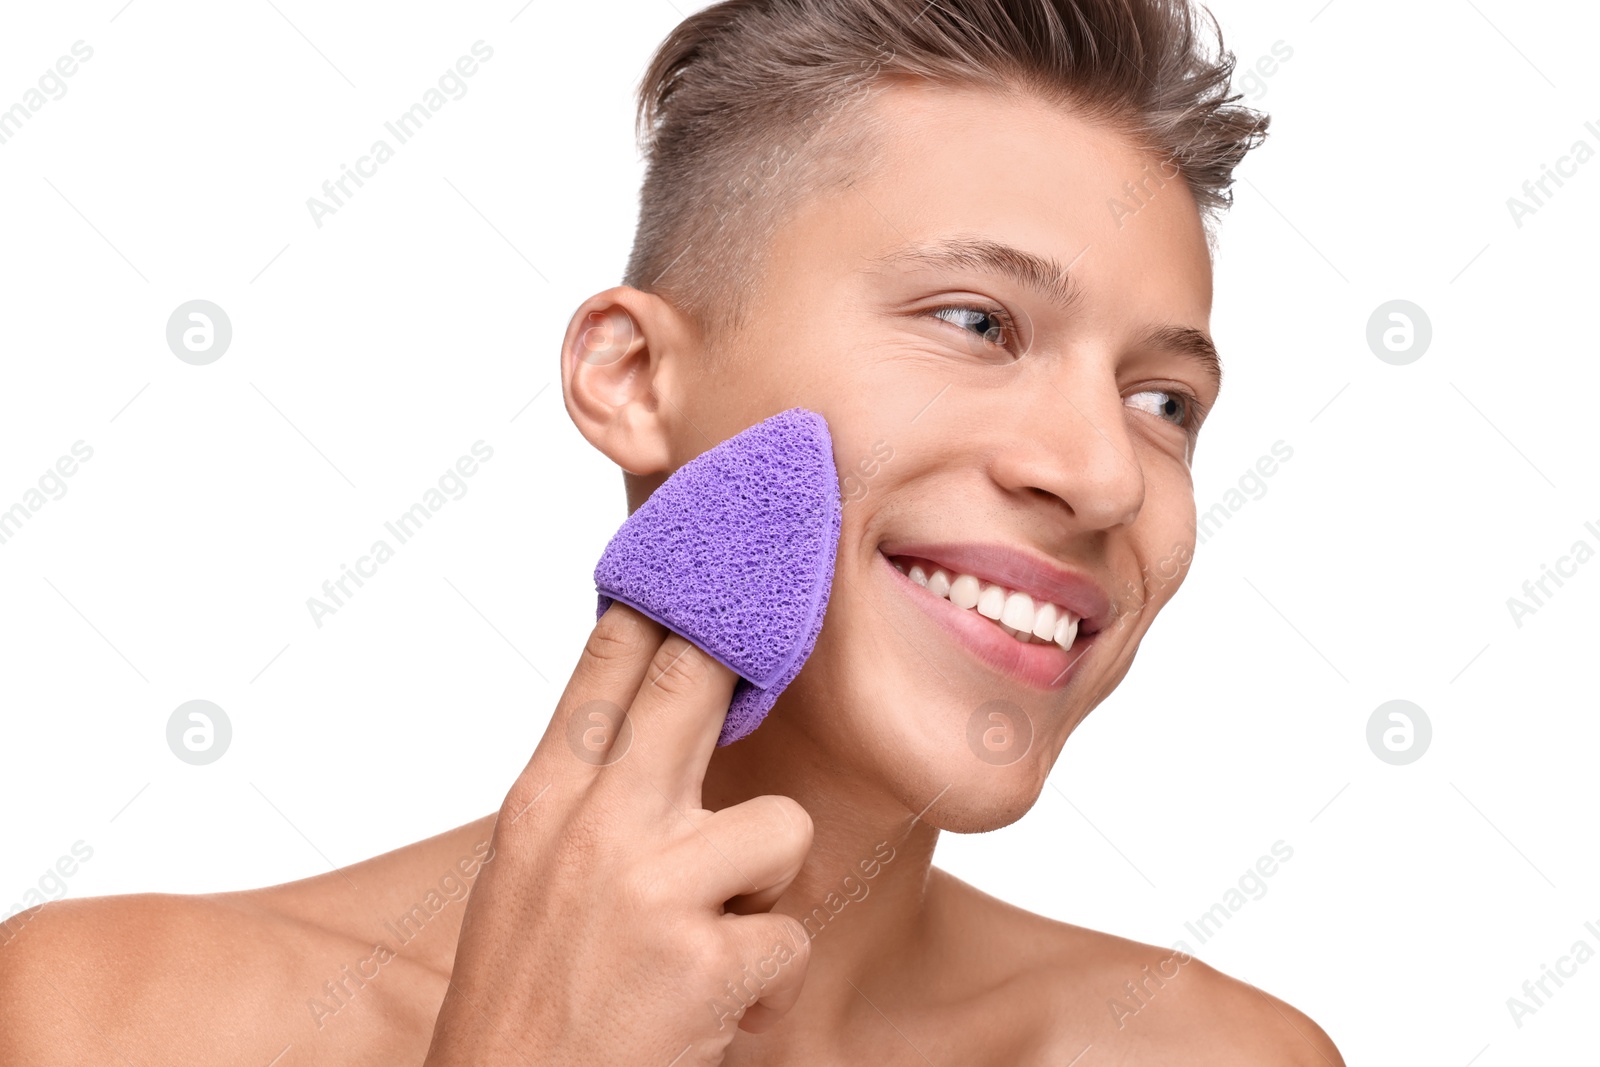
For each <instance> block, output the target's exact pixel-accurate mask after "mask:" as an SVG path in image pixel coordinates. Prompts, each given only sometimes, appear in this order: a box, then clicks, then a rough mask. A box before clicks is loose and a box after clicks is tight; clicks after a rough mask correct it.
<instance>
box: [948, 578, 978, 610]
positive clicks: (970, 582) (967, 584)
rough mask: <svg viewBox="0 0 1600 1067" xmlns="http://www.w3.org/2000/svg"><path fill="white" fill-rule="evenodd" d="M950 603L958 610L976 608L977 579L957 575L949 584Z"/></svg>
mask: <svg viewBox="0 0 1600 1067" xmlns="http://www.w3.org/2000/svg"><path fill="white" fill-rule="evenodd" d="M950 603H952V604H954V605H955V606H956V607H958V608H971V607H976V606H977V604H978V579H976V578H974V577H973V576H972V575H970V574H958V575H956V580H955V581H953V582H951V583H950Z"/></svg>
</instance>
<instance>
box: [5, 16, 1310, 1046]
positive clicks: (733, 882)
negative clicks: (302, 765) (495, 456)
mask: <svg viewBox="0 0 1600 1067" xmlns="http://www.w3.org/2000/svg"><path fill="white" fill-rule="evenodd" d="M1191 19H1192V15H1191V13H1190V12H1189V10H1188V9H1187V7H1185V6H1184V5H1183V4H1180V3H1167V2H1158V0H730V2H728V3H722V4H718V5H716V6H714V7H711V8H709V9H707V10H705V11H702V12H700V13H698V14H696V15H694V16H693V17H691V18H690V19H688V20H687V21H686V22H685V23H684V24H683V25H682V26H680V27H679V28H678V29H677V30H676V31H675V32H674V33H673V34H672V36H671V37H670V38H669V39H668V40H667V41H666V42H665V44H664V45H663V46H662V49H661V50H660V52H659V53H658V55H657V57H656V59H655V61H654V63H653V65H652V66H651V68H650V70H649V71H648V73H647V75H646V77H645V81H644V86H643V93H642V109H641V118H642V119H643V120H644V125H645V127H646V131H647V134H648V145H649V149H650V153H651V154H650V171H649V175H648V177H647V180H646V183H645V187H644V192H643V209H642V212H641V219H640V226H639V233H638V238H637V243H636V246H635V250H634V254H633V258H632V260H631V262H630V264H629V267H628V273H627V280H628V283H629V284H627V285H623V286H619V287H616V288H613V289H608V290H606V291H605V292H602V293H599V294H597V295H595V296H593V297H591V298H590V299H589V300H587V301H586V302H585V303H584V304H583V305H582V306H581V307H580V308H578V310H577V312H576V314H575V315H574V316H573V319H572V322H571V324H570V326H569V328H568V331H567V335H566V339H565V343H564V349H563V352H562V386H563V392H564V395H565V400H566V406H567V410H568V412H569V414H570V415H571V417H572V418H573V420H574V421H575V423H576V424H577V426H578V428H579V429H580V430H581V431H582V433H583V434H584V436H585V437H586V438H587V439H588V440H589V441H590V442H592V443H593V444H594V445H595V447H597V448H598V449H600V450H601V451H602V452H604V453H605V454H606V455H607V456H608V457H610V458H611V459H612V460H614V461H615V462H616V463H617V464H618V465H619V466H621V467H622V468H623V470H624V471H626V472H628V473H627V476H626V486H627V493H628V500H629V505H630V507H637V506H638V505H639V504H640V503H641V502H642V501H643V500H644V499H645V498H646V497H648V495H649V494H650V492H651V491H652V490H653V489H654V488H655V487H656V486H658V485H660V484H661V482H662V481H663V480H664V479H665V478H666V477H667V476H668V474H669V473H670V472H671V471H673V470H675V469H676V468H678V467H679V466H681V465H682V464H683V463H685V462H687V461H688V460H689V459H691V458H693V457H694V456H696V455H698V454H699V453H700V452H703V451H704V450H705V449H707V448H709V447H711V446H712V445H713V444H715V443H716V442H719V441H722V440H724V439H726V438H728V437H730V436H732V435H734V434H735V433H738V432H739V431H740V430H742V429H744V428H746V427H748V426H750V425H752V424H754V423H755V422H757V421H759V420H761V419H763V418H765V417H766V416H768V415H771V414H773V413H776V412H778V411H781V410H784V409H787V408H790V407H795V406H800V407H806V408H809V409H812V410H814V411H817V412H820V413H822V414H823V415H824V416H825V417H826V418H827V420H828V422H829V425H830V428H831V432H832V436H833V441H834V448H835V456H836V460H837V462H838V465H839V468H840V472H841V475H842V476H843V482H844V487H843V488H844V493H845V502H846V503H845V509H844V523H843V532H842V535H841V538H840V542H839V549H838V561H837V570H836V578H835V583H834V587H833V591H832V596H831V600H830V604H829V608H828V614H827V620H826V624H825V626H824V627H823V630H822V634H821V637H820V639H819V641H818V644H817V647H816V650H815V652H814V653H813V655H812V657H811V659H810V661H809V662H808V663H807V665H806V668H805V670H804V671H802V672H801V674H800V676H799V677H798V678H797V679H796V681H795V682H794V683H793V684H792V685H791V686H790V688H789V689H788V690H787V691H786V692H785V694H784V695H783V697H782V699H781V700H780V701H779V703H778V705H777V707H776V708H775V709H774V711H773V712H772V713H771V715H770V716H769V717H768V718H767V720H766V722H765V723H764V724H763V725H762V726H761V728H760V729H759V730H757V731H756V732H755V733H754V734H752V735H751V736H750V737H748V738H746V739H744V740H742V741H740V742H738V743H737V744H734V745H732V746H729V747H727V748H724V749H715V748H714V743H715V740H716V737H717V733H718V729H719V727H720V725H721V721H722V716H723V713H724V711H725V710H726V708H727V705H728V701H729V697H730V695H731V693H732V689H733V685H734V678H733V676H732V675H731V674H730V673H729V672H728V671H727V670H726V669H725V668H723V667H721V666H720V665H718V664H717V663H715V662H714V661H712V660H711V659H710V658H709V657H707V656H706V655H705V654H703V653H702V652H700V651H699V650H698V649H696V648H695V647H694V646H692V645H691V644H689V643H688V642H686V641H685V640H683V639H682V638H681V637H678V636H676V635H672V634H668V633H666V632H665V631H664V630H663V629H662V628H661V627H660V626H659V625H657V624H655V623H653V622H651V621H649V620H647V619H645V618H644V617H642V616H641V615H639V614H637V613H635V612H633V611H631V610H629V609H627V608H625V607H621V606H620V605H619V606H616V607H613V608H612V609H611V610H609V611H607V612H606V614H605V615H604V616H603V617H602V618H601V619H600V620H599V622H598V624H597V625H596V626H595V628H594V632H593V634H592V636H591V637H590V640H589V642H588V646H587V647H586V649H585V651H584V653H583V655H582V657H581V658H580V660H579V662H578V664H577V666H576V668H575V670H574V671H573V674H572V676H571V679H570V681H569V682H568V684H567V686H566V689H565V692H564V695H563V697H562V699H561V701H560V703H559V704H558V706H557V707H556V708H555V709H554V712H553V715H552V718H551V722H550V725H549V728H548V730H547V731H546V734H545V736H544V737H543V739H542V740H541V742H540V743H539V745H538V747H537V749H536V750H535V751H534V753H533V755H532V758H531V759H530V761H529V762H528V765H527V767H526V769H525V771H524V772H523V774H522V775H521V776H520V777H519V778H518V780H517V781H516V782H515V783H513V784H512V786H511V788H510V791H509V793H508V795H507V797H506V800H505V803H504V805H503V806H502V808H501V810H500V811H499V812H498V813H497V814H495V815H490V816H487V817H485V818H483V819H480V820H478V821H477V822H474V823H471V824H468V825H466V826H463V827H460V828H459V829H456V830H453V831H450V832H448V833H445V834H442V835H440V836H438V837H435V838H431V839H429V840H426V841H421V842H418V843H417V844H414V845H410V846H408V847H405V848H402V849H399V850H398V851H395V852H392V853H389V854H387V855H383V856H379V857H377V858H375V859H371V860H367V861H365V862H363V863H358V864H355V865H354V866H352V867H349V868H345V869H342V870H339V871H335V872H333V873H332V874H328V875H321V876H318V877H313V878H308V879H305V880H302V881H298V882H292V883H288V884H285V885H281V886H274V887H271V888H267V889H261V890H255V891H248V892H237V893H221V894H213V895H207V896H200V897H174V896H165V895H134V896H127V897H116V898H106V899H98V900H93V899H91V900H78V901H66V902H61V903H57V904H52V905H49V906H47V907H46V908H44V909H42V910H35V911H33V912H29V913H24V914H23V915H22V916H19V917H18V919H16V920H13V922H12V924H10V925H9V926H7V927H6V930H5V938H6V940H5V944H4V947H3V948H0V1003H3V1004H4V1005H5V1022H4V1026H3V1029H0V1064H24V1063H26V1064H33V1063H52V1064H80V1063H84V1064H86V1063H94V1064H107V1063H128V1064H142V1063H161V1064H169V1065H170V1064H202V1063H204V1064H213V1063H230V1064H259V1065H262V1067H266V1065H268V1064H282V1065H284V1067H288V1065H291V1064H293V1065H300V1064H323V1063H326V1064H355V1063H363V1064H402V1063H412V1064H419V1063H422V1064H427V1065H430V1067H446V1065H464V1064H474V1065H478V1067H486V1065H502V1064H504V1065H517V1064H540V1065H545V1064H602V1063H604V1064H622V1063H627V1064H649V1065H660V1067H666V1065H669V1064H679V1065H688V1064H716V1063H721V1064H729V1065H735V1064H764V1065H776V1064H801V1063H804V1064H817V1063H885V1064H902V1063H903V1064H926V1063H941V1064H969V1063H993V1064H1041V1065H1043V1064H1054V1065H1066V1064H1081V1065H1083V1067H1094V1065H1097V1064H1124V1065H1129V1064H1170V1063H1184V1064H1187V1065H1201V1064H1215V1065H1228V1067H1240V1065H1250V1064H1274V1065H1276V1064H1306V1065H1312V1064H1315V1065H1325V1064H1339V1063H1341V1062H1342V1061H1341V1060H1340V1058H1339V1054H1338V1052H1337V1051H1336V1050H1335V1048H1334V1047H1333V1045H1332V1043H1331V1042H1330V1041H1329V1040H1328V1038H1327V1037H1326V1035H1324V1034H1323V1033H1322V1031H1321V1030H1320V1029H1318V1028H1317V1027H1316V1025H1315V1024H1313V1023H1312V1022H1311V1021H1310V1020H1309V1019H1307V1018H1306V1017H1305V1016H1304V1015H1302V1014H1300V1013H1299V1012H1297V1011H1295V1010H1294V1009H1293V1008H1290V1007H1289V1006H1287V1005H1285V1004H1283V1003H1281V1002H1279V1001H1277V1000H1275V999H1273V998H1271V997H1269V996H1267V995H1266V994H1264V993H1262V992H1260V991H1259V990H1256V989H1254V988H1253V987H1251V986H1248V985H1245V984H1243V983H1241V982H1238V981H1235V980H1233V979H1231V978H1227V977H1225V976H1223V975H1221V974H1218V973H1217V972H1215V971H1213V970H1211V969H1209V968H1207V967H1206V966H1205V965H1204V964H1203V963H1201V962H1199V961H1198V960H1194V959H1192V958H1191V957H1189V956H1187V955H1186V954H1184V953H1182V952H1178V951H1175V950H1172V949H1167V948H1162V947H1157V946H1150V945H1142V944H1137V943H1134V942H1130V941H1126V940H1123V939H1120V938H1117V937H1113V936H1110V935H1107V934H1101V933H1096V932H1093V931H1090V930H1085V929H1081V928H1079V927H1075V926H1070V925H1066V924H1062V923H1058V922H1054V921H1050V920H1047V919H1044V918H1041V917H1039V916H1035V915H1031V914H1028V913H1026V912H1023V911H1020V910H1018V909H1016V908H1013V907H1009V906H1007V905H1006V904H1004V903H1002V902H1001V901H999V900H996V899H994V898H991V897H988V896H986V895H984V894H982V893H980V892H978V891H976V890H974V889H972V888H971V887H969V886H966V885H964V884H962V883H961V882H959V881H957V880H956V879H954V878H952V877H950V876H949V875H947V874H944V873H942V872H940V871H938V870H937V869H934V868H933V867H932V866H931V858H932V855H933V851H934V844H935V841H936V839H937V837H938V833H939V831H940V830H941V829H945V830H951V831H955V832H963V833H970V832H975V831H982V830H990V829H994V828H997V827H1001V826H1005V825H1007V824H1008V823H1011V822H1012V821H1014V820H1015V819H1017V818H1018V817H1019V816H1021V815H1022V814H1023V813H1024V812H1025V811H1027V810H1028V809H1029V808H1030V807H1031V806H1032V805H1033V804H1034V802H1035V801H1036V800H1037V799H1038V796H1039V793H1040V790H1041V789H1042V787H1043V785H1044V783H1045V779H1046V776H1047V775H1048V773H1049V771H1050V769H1051V766H1052V765H1053V764H1054V762H1055V759H1056V757H1057V755H1058V754H1059V752H1060V751H1061V748H1062V745H1063V744H1064V743H1065V742H1066V739H1067V737H1068V735H1069V734H1070V733H1071V732H1072V730H1073V728H1074V727H1075V726H1076V725H1077V723H1079V722H1080V721H1082V719H1083V718H1084V716H1086V715H1087V714H1088V713H1089V712H1090V710H1091V709H1093V708H1094V707H1095V705H1096V704H1098V703H1099V702H1100V701H1101V700H1102V699H1104V697H1105V696H1106V695H1107V694H1108V693H1109V692H1110V691H1111V690H1112V689H1113V688H1114V687H1115V686H1116V685H1117V683H1118V682H1119V681H1120V680H1121V678H1122V677H1123V675H1124V674H1125V673H1126V672H1127V670H1128V668H1129V666H1130V664H1131V663H1132V661H1133V657H1134V653H1135V651H1136V649H1137V648H1138V645H1139V641H1140V639H1141V638H1142V636H1143V634H1144V632H1145V630H1146V629H1147V628H1148V627H1149V626H1150V624H1151V622H1152V621H1153V620H1154V618H1155V617H1156V614H1157V613H1158V611H1159V609H1160V608H1161V607H1162V605H1163V604H1164V603H1165V602H1166V601H1167V600H1168V599H1169V598H1170V597H1171V596H1172V595H1173V593H1174V592H1175V591H1176V589H1177V587H1178V584H1179V582H1180V581H1181V579H1182V574H1183V572H1184V570H1185V569H1186V566H1187V563H1188V559H1189V553H1190V551H1191V550H1192V548H1193V543H1194V500H1193V492H1192V484H1191V481H1190V474H1189V462H1190V458H1191V456H1192V453H1193V450H1194V445H1195V435H1196V432H1197V430H1198V429H1199V425H1200V422H1201V420H1202V418H1203V417H1204V415H1205V413H1206V411H1207V410H1208V409H1209V408H1210V407H1211V406H1212V404H1213V402H1214V401H1215V399H1216V395H1217V390H1218V386H1219V368H1218V365H1217V362H1216V355H1215V352H1214V350H1213V348H1212V345H1211V342H1210V340H1209V339H1208V335H1207V325H1208V320H1209V313H1210V306H1211V264H1210V255H1209V246H1208V240H1207V230H1206V225H1205V222H1204V221H1203V218H1204V215H1205V214H1206V213H1207V212H1209V211H1211V210H1212V209H1215V208H1217V207H1219V206H1221V205H1222V204H1224V203H1225V202H1226V189H1227V187H1228V184H1229V182H1230V181H1231V171H1232V169H1233V167H1234V165H1235V164H1236V163H1237V162H1238V161H1239V160H1240V159H1241V158H1242V156H1243V155H1244V153H1245V152H1246V151H1247V150H1248V149H1249V148H1250V147H1252V146H1253V145H1254V144H1255V143H1256V142H1257V141H1258V140H1259V138H1260V136H1261V133H1262V129H1263V127H1264V124H1265V123H1264V119H1263V118H1262V117H1261V116H1259V115H1256V114H1255V113H1253V112H1250V111H1247V110H1244V109H1242V108H1238V107H1236V106H1233V105H1232V104H1231V103H1230V102H1229V98H1228V97H1227V80H1228V75H1229V70H1230V68H1231V60H1230V59H1228V58H1227V57H1226V54H1225V53H1223V54H1222V55H1223V58H1221V59H1217V60H1212V59H1208V58H1207V56H1206V54H1205V52H1204V50H1203V48H1202V42H1201V41H1200V40H1198V37H1197V34H1196V33H1195V31H1194V28H1193V26H1192V23H1191ZM587 562H588V561H583V563H584V565H587ZM974 600H976V601H977V602H976V603H973V601H974ZM1025 614H1026V615H1027V618H1024V617H1023V616H1024V615H1025ZM996 616H998V618H996ZM1035 635H1037V636H1035ZM469 883H470V884H471V885H472V891H471V894H470V896H468V895H467V892H466V890H467V886H468V884H469Z"/></svg>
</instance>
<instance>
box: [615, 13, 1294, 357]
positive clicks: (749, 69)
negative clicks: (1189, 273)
mask: <svg viewBox="0 0 1600 1067" xmlns="http://www.w3.org/2000/svg"><path fill="white" fill-rule="evenodd" d="M1204 15H1205V17H1206V18H1208V19H1210V21H1211V28H1212V30H1213V35H1214V36H1215V40H1216V48H1215V50H1214V51H1212V50H1211V49H1209V48H1207V47H1206V42H1205V41H1204V40H1202V35H1201V34H1200V32H1199V30H1198V27H1197V22H1198V19H1197V17H1196V15H1195V12H1194V11H1192V10H1191V8H1190V5H1189V3H1188V0H724V2H722V3H717V4H713V5H712V6H710V7H708V8H705V9H704V10H702V11H699V12H696V13H695V14H694V15H691V16H690V17H689V18H687V19H685V20H684V21H683V22H682V23H680V24H679V25H678V26H677V27H676V28H675V29H674V30H673V31H672V33H671V34H669V35H668V36H667V38H666V40H664V41H663V42H662V43H661V45H660V47H659V48H658V49H657V50H656V52H655V55H654V57H653V58H652V60H651V62H650V65H649V68H648V69H647V70H646V72H645V74H644V77H643V78H642V80H641V81H640V84H639V103H638V116H637V120H638V128H637V132H638V136H639V141H640V146H641V149H642V151H643V152H644V155H645V158H646V160H647V169H646V173H645V179H644V185H643V188H642V189H641V190H640V194H639V224H638V229H637V231H636V233H635V236H634V245H633V251H632V254H631V255H630V256H629V258H628V265H627V269H626V272H625V274H624V278H623V282H624V284H626V285H631V286H633V287H635V288H638V289H643V290H647V291H650V292H655V293H659V294H661V295H663V296H665V297H667V298H668V299H670V300H671V301H672V302H673V303H674V304H675V305H676V306H678V307H679V308H680V309H681V310H684V311H686V312H688V313H690V314H691V315H693V316H694V317H695V318H696V320H697V321H698V322H699V323H700V324H701V325H702V327H704V328H706V329H707V330H708V331H711V332H713V333H715V332H716V331H718V330H719V329H721V328H724V327H727V328H735V329H736V328H737V327H739V326H740V325H742V324H743V319H744V312H745V309H746V306H747V302H746V299H745V298H746V294H747V292H748V290H749V289H750V288H751V287H752V286H753V285H756V284H759V282H760V273H761V272H760V267H761V264H762V262H763V259H764V253H765V250H766V246H767V244H768V242H769V241H770V240H771V238H772V235H773V234H774V233H775V232H776V230H777V227H778V224H779V222H780V221H781V219H782V218H783V217H784V216H785V214H786V213H787V212H788V210H790V209H791V208H793V207H794V206H795V205H796V204H797V203H799V202H800V200H801V199H802V198H803V197H804V196H806V195H815V194H817V193H819V192H822V191H823V190H825V189H827V188H830V187H832V186H836V185H838V184H842V183H843V182H845V181H847V180H850V179H852V178H855V177H859V176H860V175H862V174H863V173H865V172H867V171H869V170H870V168H872V167H873V166H874V165H875V164H876V161H877V157H876V155H875V154H874V145H875V143H876V142H877V132H878V131H877V129H876V128H875V127H874V126H873V124H872V123H870V122H868V121H866V119H865V117H864V116H863V115H862V114H861V105H862V104H863V103H864V102H865V101H866V100H867V99H868V98H869V97H870V96H871V95H873V90H874V89H876V88H880V87H882V86H884V85H888V84H893V83H894V82H896V81H901V80H905V79H915V80H922V81H928V82H934V83H939V84H947V85H955V86H972V87H986V88H992V89H995V90H997V91H999V92H1002V93H1030V94H1034V95H1036V96H1038V97H1040V98H1042V99H1045V100H1047V101H1051V102H1054V103H1059V104H1060V105H1061V106H1062V107H1064V108H1067V109H1070V110H1072V111H1074V112H1075V113H1078V114H1082V115H1086V116H1089V117H1091V118H1094V119H1096V120H1098V121H1101V122H1105V123H1108V124H1110V125H1112V126H1113V127H1114V128H1116V129H1118V130H1121V131H1123V132H1125V133H1126V134H1127V135H1128V136H1130V137H1131V138H1133V139H1134V140H1135V142H1136V143H1137V144H1139V145H1140V146H1141V147H1143V148H1145V149H1147V150H1149V151H1151V152H1154V153H1155V154H1157V155H1159V156H1160V157H1161V158H1162V159H1163V160H1164V161H1170V164H1169V165H1170V166H1173V167H1176V168H1177V169H1178V170H1179V171H1180V172H1181V174H1182V176H1183V177H1184V179H1185V182H1186V183H1187V185H1188V187H1189V189H1190V191H1191V193H1192V194H1193V196H1194V199H1195V202H1196V204H1197V205H1198V206H1199V208H1200V211H1201V215H1202V218H1203V219H1205V220H1206V223H1207V226H1208V230H1209V226H1210V223H1211V222H1212V220H1213V219H1214V218H1215V217H1216V215H1218V214H1219V213H1220V212H1221V211H1222V210H1223V209H1225V208H1226V207H1227V206H1228V205H1229V204H1230V203H1231V202H1232V194H1231V192H1230V186H1231V185H1232V183H1233V169H1234V167H1235V166H1237V165H1238V163H1239V161H1240V160H1241V159H1243V158H1244V155H1245V153H1246V152H1247V151H1249V150H1250V149H1252V148H1254V147H1256V145H1258V144H1259V143H1260V142H1261V140H1262V139H1263V138H1264V137H1265V136H1266V128H1267V123H1268V119H1267V116H1265V115H1263V114H1260V113H1259V112H1256V111H1253V110H1251V109H1250V108H1248V107H1245V106H1242V105H1240V104H1238V103H1236V102H1237V101H1238V100H1239V99H1240V96H1239V94H1237V93H1233V94H1231V95H1230V82H1231V78H1232V74H1233V66H1234V57H1233V54H1232V53H1231V52H1229V51H1227V50H1226V49H1225V48H1224V47H1223V44H1222V33H1221V30H1220V29H1219V28H1218V27H1217V25H1216V20H1215V19H1214V18H1212V17H1211V16H1210V13H1209V12H1204ZM841 117H843V118H844V121H835V120H837V119H840V118H841Z"/></svg>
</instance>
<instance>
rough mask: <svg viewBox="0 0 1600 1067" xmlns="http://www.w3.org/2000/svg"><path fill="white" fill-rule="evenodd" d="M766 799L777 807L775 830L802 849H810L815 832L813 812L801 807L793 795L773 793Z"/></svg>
mask: <svg viewBox="0 0 1600 1067" xmlns="http://www.w3.org/2000/svg"><path fill="white" fill-rule="evenodd" d="M766 799H767V801H768V803H769V804H771V805H772V807H773V808H775V809H776V812H775V814H774V820H773V821H774V824H775V825H774V827H773V832H774V833H777V834H781V835H783V839H784V840H785V841H786V842H788V843H789V844H791V845H793V846H794V847H795V848H797V849H799V850H801V851H806V850H809V849H810V847H811V837H812V834H813V833H814V832H815V826H814V825H813V823H812V821H811V813H810V812H808V811H806V809H805V808H803V807H801V806H800V802H799V801H797V800H795V799H794V798H793V797H786V796H781V795H778V794H771V795H769V796H768V797H767V798H766Z"/></svg>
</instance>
